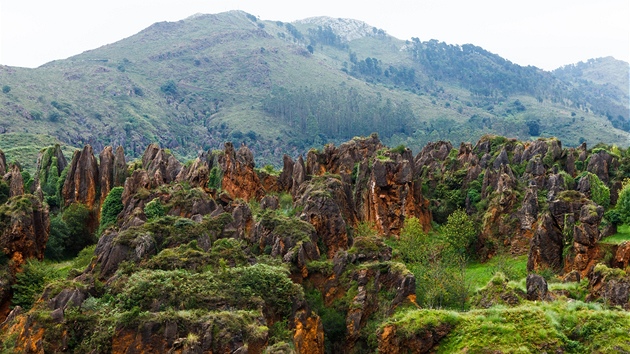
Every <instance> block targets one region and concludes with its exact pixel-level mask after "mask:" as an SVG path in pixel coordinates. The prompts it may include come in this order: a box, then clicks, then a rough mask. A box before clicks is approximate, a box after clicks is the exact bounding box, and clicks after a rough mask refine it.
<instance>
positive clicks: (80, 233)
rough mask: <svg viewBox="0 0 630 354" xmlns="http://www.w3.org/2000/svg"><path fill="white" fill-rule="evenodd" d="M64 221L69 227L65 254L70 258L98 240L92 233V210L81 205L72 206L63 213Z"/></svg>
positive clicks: (74, 204)
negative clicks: (90, 223) (89, 226)
mask: <svg viewBox="0 0 630 354" xmlns="http://www.w3.org/2000/svg"><path fill="white" fill-rule="evenodd" d="M62 219H63V221H64V222H65V224H66V226H67V227H68V238H67V240H66V244H65V254H66V256H68V257H74V256H76V255H77V254H78V253H79V251H81V250H82V249H84V248H85V247H87V246H89V245H91V244H94V243H95V242H96V239H95V238H94V235H92V234H91V233H90V230H89V228H88V222H89V220H90V210H89V209H88V208H87V206H85V205H83V204H80V203H73V204H70V205H69V206H68V207H67V208H66V210H64V211H63V214H62Z"/></svg>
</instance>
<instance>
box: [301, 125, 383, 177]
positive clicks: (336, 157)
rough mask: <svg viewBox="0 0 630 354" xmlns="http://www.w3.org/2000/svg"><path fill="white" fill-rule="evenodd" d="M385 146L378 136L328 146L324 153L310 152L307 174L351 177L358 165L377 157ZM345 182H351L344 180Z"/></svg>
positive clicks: (307, 160)
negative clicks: (377, 153) (337, 145)
mask: <svg viewBox="0 0 630 354" xmlns="http://www.w3.org/2000/svg"><path fill="white" fill-rule="evenodd" d="M383 148H384V146H383V144H382V143H381V141H380V140H379V139H378V136H377V135H376V134H372V135H371V136H369V137H367V138H355V139H352V140H351V141H349V142H346V143H343V144H341V145H339V147H335V146H334V145H332V144H328V145H326V146H325V147H324V151H323V152H321V153H319V152H316V151H314V150H311V151H309V152H308V155H307V157H306V174H307V175H311V176H321V175H323V174H324V173H326V172H328V173H332V174H338V175H341V176H342V178H344V177H343V176H347V177H350V175H352V172H353V170H354V169H355V167H356V164H357V163H359V162H361V161H363V160H365V159H367V158H369V157H372V156H374V155H376V152H377V151H378V150H381V149H383ZM344 182H346V183H348V182H349V181H348V180H346V179H345V178H344Z"/></svg>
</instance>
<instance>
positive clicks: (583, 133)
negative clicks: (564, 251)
mask: <svg viewBox="0 0 630 354" xmlns="http://www.w3.org/2000/svg"><path fill="white" fill-rule="evenodd" d="M625 68H626V70H627V68H628V66H627V63H626V67H625ZM594 71H596V68H595V69H592V70H591V71H590V72H594ZM591 75H595V74H591ZM626 76H627V75H626ZM602 77H604V78H606V76H602ZM604 81H605V80H604ZM0 86H2V87H3V91H2V93H1V94H0V133H18V134H22V133H29V134H46V135H50V136H54V137H55V138H57V139H59V140H60V141H62V142H63V143H65V144H67V145H70V146H81V145H83V144H87V143H89V144H92V145H93V146H94V147H95V150H97V151H100V149H101V148H102V147H104V146H105V145H114V146H117V145H122V146H124V147H125V151H126V152H127V153H128V154H130V155H132V156H138V155H139V154H141V152H142V149H143V148H144V147H145V146H146V145H147V144H148V143H150V142H158V143H159V144H160V145H161V146H164V147H167V148H169V149H171V150H172V151H173V152H174V153H175V154H177V155H179V156H180V157H182V158H185V159H186V158H192V157H194V156H196V155H197V153H198V151H201V150H207V149H211V148H219V147H220V146H222V143H223V142H224V141H225V140H233V141H234V142H236V143H239V142H244V143H246V144H247V145H248V146H250V148H252V150H254V151H255V153H256V154H255V155H256V157H257V159H258V162H259V163H263V164H264V163H273V164H276V165H277V164H279V163H280V158H281V157H280V156H278V154H277V153H276V151H288V152H289V153H290V154H293V155H297V154H299V153H303V152H305V151H306V150H308V149H309V148H310V147H313V146H315V147H318V146H321V145H322V144H324V143H325V142H329V141H332V142H341V141H345V140H347V139H349V138H352V137H353V136H355V135H366V134H369V133H371V132H374V131H376V132H378V133H379V134H380V136H381V138H382V139H383V140H384V142H386V143H388V144H390V145H399V144H405V145H406V146H408V147H410V148H412V149H413V150H414V151H418V150H419V149H420V147H422V146H423V145H424V144H425V143H426V142H428V141H435V140H439V139H449V140H452V141H474V140H476V139H477V138H479V137H480V136H481V135H483V134H484V133H489V132H491V133H496V134H501V135H506V136H510V137H516V138H520V139H530V138H532V137H538V136H557V137H559V138H560V139H562V141H564V142H565V144H567V145H569V146H571V145H577V144H579V143H581V142H583V141H587V142H589V143H590V144H595V143H597V142H602V141H605V142H606V143H609V144H618V145H621V146H627V145H628V137H629V135H628V132H627V130H629V129H630V124H628V119H629V117H628V94H627V91H625V92H623V90H619V89H615V90H613V89H610V87H611V86H610V85H608V84H605V83H604V82H602V80H599V81H598V80H591V81H580V82H579V84H578V83H576V81H575V80H573V79H571V78H568V77H567V76H566V75H564V76H563V75H557V74H556V73H555V72H554V73H550V72H545V71H542V70H540V69H537V68H534V67H521V66H518V65H516V64H513V63H511V62H509V61H508V60H506V59H503V58H501V57H499V56H497V55H495V54H492V53H489V52H487V51H485V50H483V49H482V48H479V47H475V46H473V45H464V46H453V45H448V44H445V43H442V42H438V41H435V40H431V41H421V40H419V39H418V38H414V39H413V40H411V41H402V40H399V39H396V38H393V37H391V36H389V35H387V33H386V32H385V30H383V29H377V28H374V27H371V26H369V25H367V24H365V23H363V22H360V21H355V20H344V19H331V18H326V17H322V18H312V19H306V20H303V21H298V22H295V23H292V24H289V23H282V22H279V21H261V20H258V19H256V18H255V17H254V16H252V15H249V14H247V13H244V12H240V11H231V12H227V13H221V14H217V15H197V16H193V17H190V18H187V19H185V20H182V21H178V22H161V23H156V24H154V25H152V26H151V27H149V28H147V29H145V30H143V31H141V32H140V33H138V34H136V35H134V36H131V37H129V38H126V39H123V40H121V41H119V42H116V43H113V44H110V45H106V46H103V47H101V48H97V49H94V50H91V51H87V52H84V53H82V54H80V55H77V56H74V57H71V58H68V59H65V60H58V61H54V62H51V63H48V64H46V65H43V66H41V67H39V68H36V69H25V68H14V67H7V66H2V67H0ZM614 87H617V86H614ZM604 89H607V91H605V93H606V95H601V92H602V90H604ZM2 139H3V138H2V136H1V135H0V140H2ZM7 154H8V157H9V158H10V159H11V158H14V157H13V156H11V151H7Z"/></svg>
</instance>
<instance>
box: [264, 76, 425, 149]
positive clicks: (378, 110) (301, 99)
mask: <svg viewBox="0 0 630 354" xmlns="http://www.w3.org/2000/svg"><path fill="white" fill-rule="evenodd" d="M263 108H264V110H265V111H266V112H267V113H269V114H271V115H273V116H275V117H278V118H279V119H280V121H281V122H283V123H285V124H287V125H289V126H291V127H293V128H297V129H298V130H299V131H301V132H303V133H304V135H305V136H311V137H314V136H318V135H324V136H325V137H326V138H329V139H337V138H343V139H347V138H352V137H354V136H357V135H369V134H371V133H372V132H378V133H379V135H381V136H383V137H389V136H391V135H393V134H396V133H402V134H410V133H411V131H410V127H409V123H410V122H413V121H415V116H414V114H413V111H412V109H411V106H410V104H409V102H407V101H404V102H393V101H392V100H390V99H384V98H382V97H381V96H380V95H374V96H365V95H361V94H359V93H358V92H357V90H356V89H354V88H349V89H344V88H339V89H335V88H317V89H314V88H309V87H302V88H299V89H296V90H287V89H286V88H283V87H276V88H274V89H273V90H272V92H271V94H270V95H269V97H267V98H266V99H265V100H264V101H263Z"/></svg>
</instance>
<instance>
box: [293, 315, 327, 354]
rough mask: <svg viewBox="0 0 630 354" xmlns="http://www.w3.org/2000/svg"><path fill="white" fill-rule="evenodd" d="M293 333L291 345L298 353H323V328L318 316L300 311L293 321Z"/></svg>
mask: <svg viewBox="0 0 630 354" xmlns="http://www.w3.org/2000/svg"><path fill="white" fill-rule="evenodd" d="M293 322H294V326H295V332H294V334H293V343H294V344H295V349H296V351H297V352H298V353H304V354H311V353H313V354H323V353H324V326H323V325H322V321H321V319H320V318H319V316H317V315H315V314H313V313H312V312H310V311H306V310H304V309H300V310H298V311H297V312H296V313H295V317H294V319H293Z"/></svg>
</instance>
